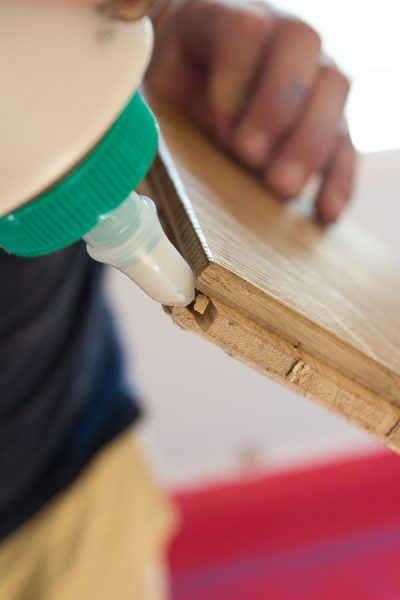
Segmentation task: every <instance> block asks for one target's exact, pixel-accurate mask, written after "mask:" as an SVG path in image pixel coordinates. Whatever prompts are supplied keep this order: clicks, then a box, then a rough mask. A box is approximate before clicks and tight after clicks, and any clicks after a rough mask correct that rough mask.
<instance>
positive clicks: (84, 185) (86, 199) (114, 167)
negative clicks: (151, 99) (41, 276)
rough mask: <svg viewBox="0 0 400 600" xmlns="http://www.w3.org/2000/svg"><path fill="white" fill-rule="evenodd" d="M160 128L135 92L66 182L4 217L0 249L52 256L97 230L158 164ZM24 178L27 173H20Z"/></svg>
mask: <svg viewBox="0 0 400 600" xmlns="http://www.w3.org/2000/svg"><path fill="white" fill-rule="evenodd" d="M157 147H158V127H157V123H156V121H155V118H154V116H153V114H152V112H151V111H150V109H149V107H148V106H147V104H146V103H145V102H144V101H143V100H142V98H141V97H140V95H139V94H135V95H134V96H133V98H132V99H131V101H130V102H129V104H128V106H127V107H126V108H125V110H124V111H123V112H122V114H121V115H120V116H119V118H118V119H117V121H116V122H115V123H114V125H113V126H112V127H111V129H110V130H109V131H108V132H107V133H106V135H105V136H104V137H103V138H102V140H101V141H100V142H99V143H98V144H97V146H96V147H95V148H94V149H93V150H92V152H91V153H90V154H89V155H88V156H87V157H86V158H85V159H84V160H83V161H82V162H81V163H80V164H79V165H78V166H77V167H76V168H75V169H74V170H73V171H72V172H71V173H69V174H68V175H67V176H66V177H65V178H64V179H62V180H61V181H60V182H58V183H57V184H56V185H54V186H53V187H52V188H50V189H49V190H47V191H46V192H45V193H43V194H41V195H40V196H37V197H36V198H35V199H33V200H32V201H31V202H29V203H28V204H26V205H25V206H23V207H22V208H19V209H18V210H15V211H13V212H11V213H9V214H8V215H6V216H5V217H3V218H2V219H0V246H1V247H3V248H4V249H5V250H6V251H7V252H10V253H11V254H15V255H17V256H24V257H34V256H43V255H45V254H51V253H52V252H56V251H57V250H61V249H62V248H65V247H66V246H69V245H71V244H73V243H74V242H76V241H78V240H79V239H80V238H82V236H84V235H85V234H86V233H88V231H90V230H91V229H93V227H95V225H96V224H97V220H98V217H99V216H100V215H102V214H106V213H109V212H111V211H112V210H114V209H115V208H116V207H117V206H119V205H120V204H121V203H122V202H123V201H124V200H125V199H126V198H127V197H128V196H129V194H130V193H131V192H132V191H133V190H134V189H135V188H136V187H137V186H138V184H139V183H140V182H141V180H142V179H143V178H144V176H145V175H146V173H147V172H148V171H149V169H150V166H151V164H152V162H153V160H154V157H155V154H156V152H157ZM21 176H23V174H22V175H21Z"/></svg>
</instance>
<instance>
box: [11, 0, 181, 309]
mask: <svg viewBox="0 0 400 600" xmlns="http://www.w3.org/2000/svg"><path fill="white" fill-rule="evenodd" d="M152 46H153V33H152V26H151V23H150V21H149V20H148V19H146V18H144V19H141V20H140V21H138V22H134V23H132V22H120V21H112V20H110V19H108V18H107V17H106V16H104V15H103V14H102V13H101V11H99V10H98V9H97V8H96V7H93V6H69V5H64V4H62V3H60V4H59V3H54V2H53V1H52V0H43V2H40V3H33V2H31V0H18V2H16V1H15V0H1V2H0V74H1V75H0V77H1V83H2V90H3V93H2V94H0V119H1V123H2V125H1V128H2V131H1V135H0V173H1V177H0V247H3V248H4V249H5V250H6V251H8V252H11V253H13V254H16V255H18V256H24V257H35V256H42V255H45V254H49V253H51V252H56V251H57V250H60V249H62V248H65V247H66V246H68V245H70V244H72V243H74V242H76V241H77V240H78V239H80V238H82V237H84V236H87V241H88V242H89V251H90V254H91V255H92V256H93V257H94V258H95V259H96V260H103V262H106V263H109V264H114V265H115V266H116V267H117V268H120V269H121V270H123V271H125V272H126V273H127V274H129V276H130V277H131V278H132V279H134V280H135V281H137V282H138V283H139V285H140V286H141V287H142V288H143V289H145V291H147V292H148V293H149V295H150V296H151V297H152V298H154V299H156V300H158V301H160V302H163V303H165V304H178V305H180V304H185V303H186V304H188V303H189V302H190V301H191V299H192V296H193V277H192V274H191V271H190V269H189V267H188V265H187V263H186V262H185V261H184V259H183V258H182V257H181V256H180V255H179V253H178V252H177V251H176V250H175V249H174V248H173V246H172V245H171V244H170V242H169V241H168V239H167V238H166V237H165V235H164V233H163V232H162V229H161V226H160V224H159V222H158V218H157V214H156V211H155V208H154V205H152V203H151V202H147V201H142V200H140V199H139V198H137V197H136V198H135V199H134V196H132V197H131V198H130V199H129V198H128V197H129V195H130V194H131V192H132V190H134V189H135V188H136V187H137V185H138V184H139V183H140V181H141V180H142V179H143V177H144V176H145V175H146V173H147V172H148V170H149V168H150V166H151V163H152V161H153V159H154V156H155V153H156V150H157V143H158V130H157V124H156V122H155V119H154V117H153V115H152V113H151V111H150V110H149V108H148V107H147V105H146V104H145V103H144V102H143V100H142V99H141V98H140V96H139V94H138V93H135V92H136V90H137V88H138V86H139V85H140V81H141V79H142V77H143V75H144V72H145V70H146V68H147V65H148V63H149V61H150V57H151V52H152ZM127 198H128V200H127ZM125 201H126V202H125ZM126 207H128V208H126ZM113 215H114V216H113ZM115 215H117V216H115ZM112 223H114V224H116V223H117V224H118V227H117V228H116V229H114V230H113V229H112V227H111V229H110V224H112ZM140 223H141V224H140ZM144 223H147V226H146V227H147V229H146V228H145V230H144V229H143V224H144ZM128 231H129V236H130V238H129V240H128V237H129V236H128V234H127V232H128ZM89 232H90V233H89ZM99 236H100V237H99ZM112 236H114V238H113V237H112ZM124 236H125V237H124ZM146 236H147V237H146ZM100 238H101V239H100ZM122 238H124V241H123V242H122V241H121V240H122ZM146 240H147V241H146ZM139 242H140V243H139ZM117 247H118V248H119V250H118V252H119V254H118V253H117V254H118V256H117V254H116V248H117ZM100 256H102V257H103V259H101V258H100Z"/></svg>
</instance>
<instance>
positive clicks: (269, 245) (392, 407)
mask: <svg viewBox="0 0 400 600" xmlns="http://www.w3.org/2000/svg"><path fill="white" fill-rule="evenodd" d="M153 106H154V107H155V110H156V114H157V116H158V119H159V121H160V124H161V127H162V132H163V135H164V138H165V142H166V145H165V144H163V145H162V146H161V150H160V157H159V159H158V160H157V161H156V164H155V166H154V168H153V170H152V172H151V174H150V177H149V185H150V187H151V189H152V193H153V195H154V197H155V199H156V200H157V202H158V203H159V206H160V208H161V210H162V211H163V213H164V216H165V219H166V222H167V225H168V228H169V229H170V232H171V235H172V236H173V238H174V241H175V242H176V243H177V245H178V246H179V248H180V249H181V251H182V252H183V254H184V255H185V256H186V258H187V259H188V260H189V262H190V264H191V266H192V268H193V270H194V272H195V275H196V282H197V285H196V287H197V289H198V290H199V292H201V295H202V297H201V298H200V299H199V301H198V303H197V305H196V309H195V308H194V307H189V308H188V309H174V310H173V311H171V312H172V315H173V318H174V319H175V320H176V321H177V322H178V323H179V324H180V325H182V326H183V327H185V328H186V329H190V330H194V331H196V332H197V333H199V334H201V335H203V336H205V337H207V338H208V339H210V340H211V341H213V342H214V343H217V344H218V345H220V346H222V347H223V348H224V349H225V350H227V351H228V352H230V353H231V354H233V355H235V356H236V357H237V358H240V359H241V360H243V361H245V362H247V363H249V364H251V365H252V366H254V367H256V368H257V369H259V370H261V371H263V372H264V373H266V374H267V375H269V376H271V377H274V378H277V379H278V380H280V381H282V383H284V384H285V385H288V386H290V387H295V388H296V389H297V390H298V391H300V392H302V393H303V394H305V395H307V396H310V397H312V398H314V399H315V400H317V401H319V402H322V403H324V404H325V405H327V406H329V407H330V408H332V409H334V410H335V411H336V412H339V413H341V414H343V415H344V416H345V417H347V418H349V419H350V420H351V421H352V422H355V423H357V424H359V425H360V426H361V427H363V428H364V429H367V430H368V431H370V432H371V433H372V434H373V435H374V436H375V437H378V438H379V439H381V440H383V441H385V443H387V444H389V445H391V446H393V447H399V448H400V425H399V424H400V317H399V311H400V264H399V263H396V261H395V260H394V258H393V257H392V256H391V255H390V254H389V253H388V252H386V250H385V249H384V248H383V247H381V245H380V244H379V243H378V242H377V241H375V240H374V239H372V238H371V237H370V236H368V235H366V234H365V233H364V232H363V231H361V230H360V229H359V228H358V227H357V226H356V225H354V224H351V223H349V222H346V221H345V222H343V223H341V224H339V225H337V226H334V227H329V228H326V227H323V226H321V225H319V224H317V223H315V222H314V221H312V219H310V210H311V209H310V205H309V204H307V203H303V204H302V205H300V204H299V203H297V204H294V205H292V206H291V207H290V208H285V207H283V206H282V205H281V204H280V203H278V202H277V201H275V200H274V199H273V198H271V197H270V196H269V195H268V193H267V192H266V191H265V190H264V189H263V187H262V186H261V185H260V184H259V183H258V181H257V180H256V178H254V177H253V176H251V175H249V174H248V173H246V172H245V171H244V170H242V169H241V168H240V167H239V166H238V165H237V164H236V163H235V162H233V161H232V160H230V159H229V158H228V157H227V156H226V155H225V154H224V153H222V152H221V151H220V150H219V149H218V148H217V147H216V146H214V145H213V144H212V143H211V142H210V141H209V140H208V139H207V137H206V136H205V135H204V134H203V133H201V132H200V131H198V130H197V129H196V128H195V127H193V126H192V125H191V124H190V123H189V122H188V121H187V120H186V119H185V118H184V117H183V116H182V115H180V114H178V113H177V111H175V109H173V108H172V107H170V106H167V105H161V104H154V102H153ZM377 201H379V199H377ZM203 296H204V297H205V298H203ZM209 300H211V302H209ZM202 302H203V307H202V306H201V303H202ZM199 303H200V304H199ZM204 306H205V308H204ZM199 307H200V308H199ZM202 308H204V310H203V314H201V313H202ZM227 323H228V325H227ZM229 323H231V325H230V326H229Z"/></svg>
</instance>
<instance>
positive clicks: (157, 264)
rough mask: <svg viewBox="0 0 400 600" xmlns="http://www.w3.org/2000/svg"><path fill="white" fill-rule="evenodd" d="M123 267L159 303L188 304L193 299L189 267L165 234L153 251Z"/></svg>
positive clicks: (193, 292) (193, 291)
mask: <svg viewBox="0 0 400 600" xmlns="http://www.w3.org/2000/svg"><path fill="white" fill-rule="evenodd" d="M122 270H123V271H124V273H126V275H128V277H130V278H131V279H133V281H135V282H136V283H137V284H138V285H139V286H140V287H141V288H142V289H143V290H144V291H145V292H146V293H147V294H148V295H149V296H151V297H152V298H153V300H156V301H157V302H160V303H161V304H165V305H167V306H187V305H188V304H190V303H191V302H193V300H194V296H195V290H194V278H193V273H192V270H191V268H190V267H189V265H188V263H187V262H186V260H185V259H184V258H183V257H182V256H181V255H180V254H179V252H178V251H177V250H176V248H175V247H174V246H173V245H172V244H171V242H170V241H169V240H168V238H167V237H166V236H165V235H163V236H162V237H161V239H160V241H159V242H158V244H157V245H156V246H155V248H154V249H153V251H152V252H150V253H148V254H144V255H143V257H142V260H140V261H139V262H137V263H136V264H134V265H133V266H131V267H125V268H123V269H122Z"/></svg>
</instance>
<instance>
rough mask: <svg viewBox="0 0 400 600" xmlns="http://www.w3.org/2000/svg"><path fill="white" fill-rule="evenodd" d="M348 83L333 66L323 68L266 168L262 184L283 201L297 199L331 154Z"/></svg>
mask: <svg viewBox="0 0 400 600" xmlns="http://www.w3.org/2000/svg"><path fill="white" fill-rule="evenodd" d="M348 92H349V82H348V81H347V79H346V77H345V76H344V75H343V74H342V73H340V72H339V71H338V70H337V69H336V68H335V67H334V66H332V65H329V66H323V67H322V68H321V70H320V72H319V75H318V77H317V80H316V82H315V85H314V88H313V90H312V93H311V97H310V98H309V100H308V103H307V105H306V107H305V109H304V112H303V113H302V114H301V115H300V116H299V119H298V122H297V123H296V125H295V126H294V127H293V129H292V130H289V131H288V132H287V135H286V138H285V139H284V141H283V142H282V144H281V145H280V147H279V148H278V150H277V152H276V154H275V155H274V157H273V159H272V161H271V162H270V164H269V165H268V167H267V170H266V174H265V181H266V183H267V185H268V186H269V187H270V188H271V189H272V190H273V191H274V192H276V193H277V194H278V195H280V196H283V197H284V198H293V197H295V196H297V195H298V194H299V193H300V192H301V190H302V188H303V187H304V185H305V184H306V182H307V180H308V179H309V177H310V176H311V175H312V174H313V173H316V172H318V171H320V170H321V169H322V167H323V166H324V165H325V164H326V162H327V160H328V158H329V156H330V154H331V153H332V151H333V148H334V145H335V142H336V140H337V137H338V132H339V130H340V125H341V122H342V114H343V108H344V105H345V103H346V99H347V95H348Z"/></svg>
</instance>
